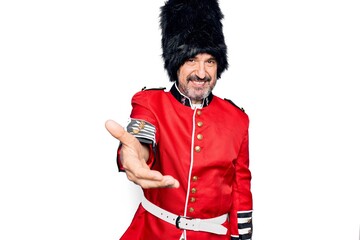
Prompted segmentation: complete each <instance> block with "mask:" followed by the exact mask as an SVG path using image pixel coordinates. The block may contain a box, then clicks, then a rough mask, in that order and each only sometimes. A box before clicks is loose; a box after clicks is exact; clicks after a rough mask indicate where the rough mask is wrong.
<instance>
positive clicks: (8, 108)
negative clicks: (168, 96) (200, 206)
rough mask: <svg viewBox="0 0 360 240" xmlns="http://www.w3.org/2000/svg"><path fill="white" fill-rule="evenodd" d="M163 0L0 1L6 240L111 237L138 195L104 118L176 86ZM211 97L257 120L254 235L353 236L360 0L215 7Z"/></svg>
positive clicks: (2, 225) (122, 118) (357, 217)
mask: <svg viewBox="0 0 360 240" xmlns="http://www.w3.org/2000/svg"><path fill="white" fill-rule="evenodd" d="M163 2H164V1H163V0H156V1H155V0H152V1H148V0H141V1H95V0H93V1H91V0H90V1H81V0H71V1H70V0H63V1H39V0H36V1H16V0H14V1H10V0H8V1H1V3H0V35H1V37H0V81H1V84H0V110H1V117H0V193H1V197H0V239H4V240H13V239H37V240H48V239H53V240H57V239H59V240H60V239H70V240H73V239H74V240H75V239H76V240H79V239H87V240H90V239H94V240H98V239H102V240H105V239H107V240H115V239H119V237H120V235H121V234H122V233H123V231H124V230H125V229H126V227H127V226H128V224H129V223H130V221H131V218H132V215H133V213H134V211H135V209H136V207H137V204H138V201H139V189H138V187H137V186H136V185H134V184H132V183H130V182H128V181H127V179H126V177H125V175H124V174H122V173H118V172H117V167H116V162H115V157H116V149H117V146H118V142H117V141H116V140H115V139H113V138H112V137H111V136H110V134H108V132H107V131H106V130H105V128H104V123H105V121H106V120H107V119H114V120H116V121H118V122H119V123H122V124H126V122H127V119H128V115H129V113H130V98H131V96H132V95H133V94H134V93H135V92H136V91H138V90H140V89H141V88H142V87H143V86H148V87H160V86H165V87H169V86H170V83H169V82H168V80H167V75H166V72H165V71H164V70H163V62H162V59H161V57H160V55H161V48H160V30H159V27H158V15H159V7H160V6H161V5H162V4H163ZM220 3H221V8H222V11H223V13H224V14H225V19H224V21H223V24H224V34H225V38H226V42H227V44H228V49H229V62H230V68H229V70H228V71H227V72H225V73H224V74H223V76H222V78H221V79H220V80H219V82H218V84H217V86H216V88H215V91H214V93H215V94H217V95H218V96H220V97H225V98H229V99H231V100H232V101H234V102H235V103H236V104H237V105H239V106H241V107H244V108H245V110H246V112H247V113H248V115H249V117H250V121H251V125H250V138H251V139H250V148H251V149H250V150H251V156H250V157H251V166H250V167H251V170H252V174H253V181H252V190H253V196H254V216H253V217H254V235H253V239H255V240H264V239H271V240H272V239H277V240H289V239H291V240H297V239H330V240H338V239H346V240H351V239H358V238H359V225H360V196H359V195H360V194H359V192H360V186H359V185H360V171H359V170H360V167H359V160H360V146H359V143H360V139H359V137H360V127H359V125H360V110H359V104H360V94H359V80H360V68H359V67H360V47H359V46H360V44H359V43H360V33H359V31H360V14H359V12H360V3H359V1H355V0H354V1H351V0H341V1H340V0H338V1H332V0H327V1H325V0H323V1H321V0H311V1H310V0H302V1H285V0H284V1H225V0H222V1H220Z"/></svg>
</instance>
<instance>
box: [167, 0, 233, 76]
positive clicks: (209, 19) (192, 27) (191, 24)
mask: <svg viewBox="0 0 360 240" xmlns="http://www.w3.org/2000/svg"><path fill="white" fill-rule="evenodd" d="M223 17H224V15H223V14H222V12H221V10H220V7H219V3H218V1H217V0H168V1H167V2H165V4H164V6H162V7H161V8H160V27H161V31H162V39H161V44H162V50H163V53H162V57H163V60H164V68H165V69H166V71H167V72H168V75H169V77H170V81H172V82H173V81H177V71H178V69H179V68H180V66H181V65H183V64H184V62H185V61H186V60H187V59H189V58H192V57H195V56H196V55H197V54H199V53H208V54H211V55H212V56H214V57H215V59H216V61H217V65H218V66H217V67H218V69H217V77H218V78H220V77H221V74H222V72H223V71H224V70H226V69H227V68H228V61H227V47H226V44H225V39H224V35H223V31H222V27H223V26H222V23H221V20H222V19H223Z"/></svg>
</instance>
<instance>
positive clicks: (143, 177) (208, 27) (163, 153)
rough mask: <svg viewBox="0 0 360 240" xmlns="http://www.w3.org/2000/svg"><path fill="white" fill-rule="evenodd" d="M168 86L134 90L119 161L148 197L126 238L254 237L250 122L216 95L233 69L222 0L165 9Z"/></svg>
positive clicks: (175, 2) (175, 1)
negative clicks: (166, 88) (224, 30)
mask: <svg viewBox="0 0 360 240" xmlns="http://www.w3.org/2000/svg"><path fill="white" fill-rule="evenodd" d="M160 17H161V21H160V24H161V28H162V49H163V59H164V62H165V69H166V70H167V72H168V74H169V77H170V81H172V82H174V85H173V86H172V88H171V89H170V91H164V90H163V89H149V90H146V89H144V90H142V91H140V92H138V93H136V94H135V95H134V96H133V98H132V106H133V109H132V112H131V116H130V117H131V119H130V122H129V124H128V126H127V130H126V131H125V130H124V129H123V128H122V127H121V126H120V125H118V124H117V123H116V122H114V121H111V120H109V121H107V122H106V128H107V129H108V131H109V132H110V133H111V134H112V135H113V136H114V137H115V138H117V139H118V140H119V141H120V146H119V149H118V165H119V170H120V171H125V173H126V174H127V177H128V179H129V180H130V181H133V182H134V183H136V184H138V185H139V186H141V188H142V189H143V192H144V197H143V199H142V202H141V204H140V205H139V207H138V209H137V211H136V213H135V216H134V218H133V221H132V222H131V224H130V226H129V228H128V229H127V231H126V232H125V233H124V234H123V236H122V237H121V239H124V240H127V239H129V240H140V239H151V240H152V239H166V240H179V239H184V240H185V239H188V240H198V239H201V240H202V239H207V240H223V239H224V240H225V239H226V240H230V239H231V240H235V239H251V236H252V195H251V190H250V181H251V173H250V171H249V151H248V144H249V141H248V126H249V119H248V116H247V115H246V114H245V112H244V111H243V110H242V109H240V108H238V107H236V106H235V105H234V104H233V103H232V102H231V101H229V100H224V99H221V98H219V97H217V96H214V95H213V94H212V90H213V88H214V87H215V84H216V82H217V79H218V78H220V76H221V74H222V72H223V71H224V70H225V69H227V67H228V62H227V48H226V45H225V41H224V36H223V33H222V24H221V19H222V18H223V15H222V13H221V10H220V8H219V5H218V2H217V1H216V0H192V1H191V0H181V1H180V0H169V1H167V2H166V3H165V5H164V6H163V7H162V8H161V15H160Z"/></svg>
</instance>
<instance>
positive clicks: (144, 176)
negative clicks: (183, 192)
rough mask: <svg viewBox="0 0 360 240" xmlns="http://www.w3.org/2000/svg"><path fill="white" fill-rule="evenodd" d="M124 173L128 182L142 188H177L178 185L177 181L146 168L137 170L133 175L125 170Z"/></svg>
mask: <svg viewBox="0 0 360 240" xmlns="http://www.w3.org/2000/svg"><path fill="white" fill-rule="evenodd" d="M125 172H126V174H127V177H128V178H129V180H130V181H133V182H134V183H136V184H138V185H140V186H141V187H143V188H159V187H170V188H178V187H179V185H180V184H179V181H177V180H176V179H175V178H173V177H172V176H170V175H166V176H163V175H162V174H161V173H160V172H159V171H156V170H150V169H148V168H138V169H137V170H136V171H135V173H134V172H132V171H130V170H126V171H125Z"/></svg>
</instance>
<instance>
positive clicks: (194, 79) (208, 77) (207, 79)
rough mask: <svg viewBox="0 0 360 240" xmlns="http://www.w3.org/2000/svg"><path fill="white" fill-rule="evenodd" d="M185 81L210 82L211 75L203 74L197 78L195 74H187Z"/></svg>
mask: <svg viewBox="0 0 360 240" xmlns="http://www.w3.org/2000/svg"><path fill="white" fill-rule="evenodd" d="M186 80H187V81H205V82H210V81H211V77H210V76H207V75H206V76H205V77H204V78H199V77H198V76H196V75H195V74H192V75H190V76H188V77H187V78H186Z"/></svg>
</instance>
